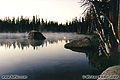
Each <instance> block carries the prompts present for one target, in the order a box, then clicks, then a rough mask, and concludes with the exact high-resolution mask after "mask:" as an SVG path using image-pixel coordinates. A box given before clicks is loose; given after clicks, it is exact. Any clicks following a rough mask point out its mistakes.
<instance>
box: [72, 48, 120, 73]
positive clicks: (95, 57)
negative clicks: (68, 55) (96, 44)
mask: <svg viewBox="0 0 120 80" xmlns="http://www.w3.org/2000/svg"><path fill="white" fill-rule="evenodd" d="M70 50H72V51H75V52H84V53H85V54H86V57H87V58H88V59H89V64H90V65H91V66H93V67H94V68H95V69H96V70H97V72H95V74H100V73H101V72H102V71H104V70H105V69H106V68H108V67H111V66H114V65H120V53H119V52H118V50H117V49H116V50H114V52H111V53H110V56H109V57H108V56H106V54H105V53H104V52H103V51H102V49H101V48H99V49H94V50H89V51H88V50H81V49H70Z"/></svg>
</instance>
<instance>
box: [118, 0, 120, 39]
mask: <svg viewBox="0 0 120 80" xmlns="http://www.w3.org/2000/svg"><path fill="white" fill-rule="evenodd" d="M119 9H120V0H119ZM118 37H119V39H120V10H119V14H118Z"/></svg>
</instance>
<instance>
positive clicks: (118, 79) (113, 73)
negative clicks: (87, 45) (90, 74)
mask: <svg viewBox="0 0 120 80" xmlns="http://www.w3.org/2000/svg"><path fill="white" fill-rule="evenodd" d="M100 76H105V77H106V79H105V78H104V79H103V78H99V79H97V80H120V65H117V66H112V67H109V68H107V69H106V70H105V71H103V73H102V74H101V75H100ZM107 77H108V78H107ZM113 78H115V79H113Z"/></svg>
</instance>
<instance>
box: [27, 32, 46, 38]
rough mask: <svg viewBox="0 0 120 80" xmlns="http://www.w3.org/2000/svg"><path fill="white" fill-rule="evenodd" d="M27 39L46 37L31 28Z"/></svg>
mask: <svg viewBox="0 0 120 80" xmlns="http://www.w3.org/2000/svg"><path fill="white" fill-rule="evenodd" d="M28 39H36V40H44V39H46V38H45V37H44V36H43V34H42V33H40V32H38V31H35V30H32V31H30V32H29V34H28Z"/></svg>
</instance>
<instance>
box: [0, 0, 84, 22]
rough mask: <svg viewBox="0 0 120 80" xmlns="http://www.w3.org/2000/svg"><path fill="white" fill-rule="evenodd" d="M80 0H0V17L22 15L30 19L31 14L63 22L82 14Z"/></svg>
mask: <svg viewBox="0 0 120 80" xmlns="http://www.w3.org/2000/svg"><path fill="white" fill-rule="evenodd" d="M79 1H80V0H0V19H4V17H8V16H9V17H10V18H12V17H13V16H14V17H16V18H17V17H18V16H21V15H23V16H24V17H25V16H26V17H29V18H30V19H32V17H33V15H34V16H35V15H39V17H40V18H43V19H44V20H45V19H47V21H58V23H65V22H66V21H72V18H75V17H78V18H80V15H81V14H82V8H80V5H79V3H78V2H79Z"/></svg>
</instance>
